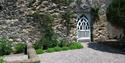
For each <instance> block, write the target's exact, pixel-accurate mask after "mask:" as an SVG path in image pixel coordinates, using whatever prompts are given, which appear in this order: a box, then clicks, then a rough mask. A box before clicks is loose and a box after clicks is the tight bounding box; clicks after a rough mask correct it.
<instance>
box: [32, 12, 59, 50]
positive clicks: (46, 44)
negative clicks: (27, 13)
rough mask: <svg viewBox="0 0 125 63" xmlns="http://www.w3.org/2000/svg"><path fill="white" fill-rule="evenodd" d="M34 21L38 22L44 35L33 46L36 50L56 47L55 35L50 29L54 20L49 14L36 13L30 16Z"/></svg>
mask: <svg viewBox="0 0 125 63" xmlns="http://www.w3.org/2000/svg"><path fill="white" fill-rule="evenodd" d="M32 16H33V17H34V19H36V20H35V21H38V23H40V25H41V32H42V33H44V34H43V36H42V38H41V39H40V41H39V42H36V43H35V44H34V47H35V48H36V49H39V48H43V49H47V48H50V47H55V46H57V43H58V41H57V40H56V39H57V37H56V34H55V33H54V30H53V28H52V22H53V20H54V18H53V17H52V16H51V15H50V14H49V13H42V14H41V13H39V12H36V13H34V14H33V15H32Z"/></svg>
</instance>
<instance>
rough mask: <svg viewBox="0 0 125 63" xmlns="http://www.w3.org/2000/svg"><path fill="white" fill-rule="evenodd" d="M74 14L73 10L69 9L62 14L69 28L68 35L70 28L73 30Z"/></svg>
mask: <svg viewBox="0 0 125 63" xmlns="http://www.w3.org/2000/svg"><path fill="white" fill-rule="evenodd" d="M72 16H73V12H71V11H70V10H68V11H67V12H65V13H63V14H62V18H63V20H65V25H66V28H67V36H68V35H69V33H70V30H71V18H72Z"/></svg>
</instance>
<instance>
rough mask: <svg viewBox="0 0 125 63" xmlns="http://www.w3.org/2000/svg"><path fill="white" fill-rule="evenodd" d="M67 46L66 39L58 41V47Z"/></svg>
mask: <svg viewBox="0 0 125 63" xmlns="http://www.w3.org/2000/svg"><path fill="white" fill-rule="evenodd" d="M68 45H69V41H68V40H66V39H63V40H60V43H59V44H58V46H60V47H66V46H68Z"/></svg>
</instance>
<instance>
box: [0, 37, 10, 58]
mask: <svg viewBox="0 0 125 63" xmlns="http://www.w3.org/2000/svg"><path fill="white" fill-rule="evenodd" d="M11 52H12V49H11V42H9V40H7V39H5V38H0V56H3V55H8V54H10V53H11Z"/></svg>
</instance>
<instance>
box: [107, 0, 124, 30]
mask: <svg viewBox="0 0 125 63" xmlns="http://www.w3.org/2000/svg"><path fill="white" fill-rule="evenodd" d="M107 18H108V21H109V22H111V23H112V24H113V25H117V26H121V27H124V28H125V25H124V24H125V0H113V1H112V3H111V4H110V6H109V7H108V9H107Z"/></svg>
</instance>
